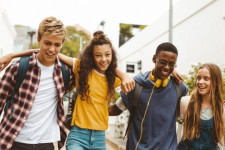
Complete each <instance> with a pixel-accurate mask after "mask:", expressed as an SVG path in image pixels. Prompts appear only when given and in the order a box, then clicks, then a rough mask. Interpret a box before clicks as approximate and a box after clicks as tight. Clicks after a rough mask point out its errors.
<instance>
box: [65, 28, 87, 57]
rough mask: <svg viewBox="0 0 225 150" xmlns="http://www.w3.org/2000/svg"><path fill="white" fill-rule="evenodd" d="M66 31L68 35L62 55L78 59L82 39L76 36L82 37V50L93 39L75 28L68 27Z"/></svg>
mask: <svg viewBox="0 0 225 150" xmlns="http://www.w3.org/2000/svg"><path fill="white" fill-rule="evenodd" d="M66 31H67V35H66V38H65V41H64V43H63V47H62V50H61V53H62V54H65V55H67V56H70V57H77V56H78V54H79V52H80V38H79V37H76V36H74V35H75V34H76V35H79V36H81V37H82V49H83V48H84V46H85V44H86V43H88V42H89V41H90V38H91V37H90V36H89V35H88V34H86V33H85V32H83V31H77V30H76V28H75V27H74V26H67V27H66Z"/></svg>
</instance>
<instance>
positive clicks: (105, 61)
mask: <svg viewBox="0 0 225 150" xmlns="http://www.w3.org/2000/svg"><path fill="white" fill-rule="evenodd" d="M92 54H93V58H94V61H95V66H96V68H95V69H96V70H97V71H98V72H100V73H103V74H104V73H105V71H106V70H107V69H108V67H109V65H110V63H111V61H112V49H111V47H110V45H109V44H103V45H95V46H94V48H93V52H92Z"/></svg>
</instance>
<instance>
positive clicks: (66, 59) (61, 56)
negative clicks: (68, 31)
mask: <svg viewBox="0 0 225 150" xmlns="http://www.w3.org/2000/svg"><path fill="white" fill-rule="evenodd" d="M58 57H59V59H60V60H61V61H62V62H64V63H65V64H67V65H68V66H70V67H71V68H72V67H73V58H72V57H69V56H66V55H64V54H61V53H59V54H58Z"/></svg>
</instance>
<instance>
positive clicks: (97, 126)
mask: <svg viewBox="0 0 225 150" xmlns="http://www.w3.org/2000/svg"><path fill="white" fill-rule="evenodd" d="M79 63H80V61H79V60H78V59H75V63H74V74H75V77H76V87H78V84H79V82H78V81H79V75H78V71H79ZM88 84H89V90H90V93H89V96H90V98H91V100H89V102H87V101H86V100H81V99H80V97H81V95H80V94H78V97H77V100H76V104H75V107H74V111H73V119H72V123H71V125H74V124H76V125H77V126H78V127H80V128H85V129H92V130H101V131H104V130H106V129H107V128H108V119H109V115H108V114H109V113H108V100H106V97H107V91H108V85H107V80H106V76H105V75H104V74H101V73H99V72H97V71H96V70H95V69H93V70H92V72H91V73H90V75H89V77H88ZM120 84H121V81H120V79H119V78H117V77H116V80H115V87H118V86H119V85H120Z"/></svg>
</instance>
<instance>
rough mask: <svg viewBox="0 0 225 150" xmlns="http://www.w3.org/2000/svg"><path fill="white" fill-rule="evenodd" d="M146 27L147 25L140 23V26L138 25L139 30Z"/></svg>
mask: <svg viewBox="0 0 225 150" xmlns="http://www.w3.org/2000/svg"><path fill="white" fill-rule="evenodd" d="M146 27H147V25H141V26H139V30H143V29H144V28H146Z"/></svg>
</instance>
